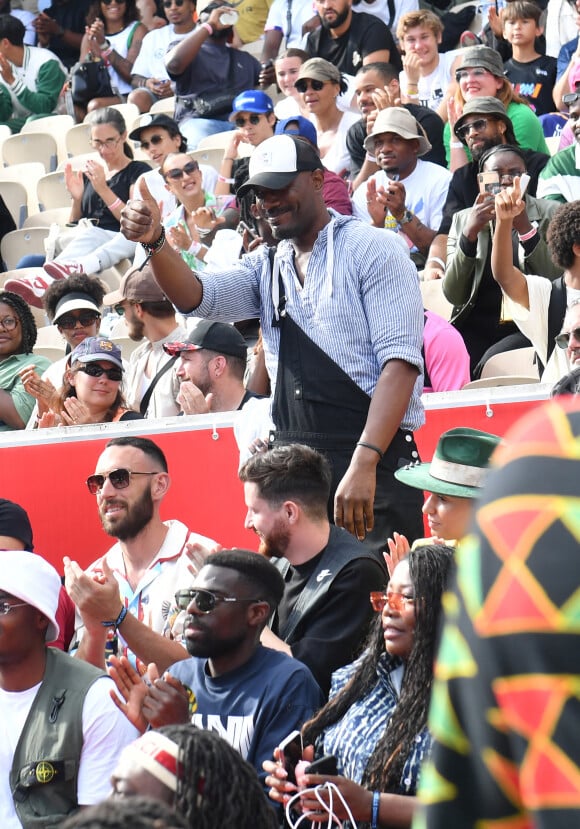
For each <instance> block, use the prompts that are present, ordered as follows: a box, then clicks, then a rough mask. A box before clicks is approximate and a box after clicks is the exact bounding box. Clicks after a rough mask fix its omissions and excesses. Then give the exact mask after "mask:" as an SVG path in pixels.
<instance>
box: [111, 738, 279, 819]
mask: <svg viewBox="0 0 580 829" xmlns="http://www.w3.org/2000/svg"><path fill="white" fill-rule="evenodd" d="M111 782H112V785H113V792H112V794H111V797H112V798H114V799H117V798H121V797H133V796H135V795H147V796H148V797H154V798H155V799H156V800H162V801H163V802H165V803H167V804H168V805H170V806H172V807H173V809H174V810H175V812H176V814H177V815H179V816H180V817H182V818H184V819H185V821H186V822H187V825H188V826H192V827H193V826H195V829H213V828H214V827H216V826H220V827H235V829H277V826H278V823H277V820H276V816H275V812H274V809H273V808H272V806H271V805H270V804H269V803H268V798H267V797H266V795H265V793H264V789H263V787H262V784H261V783H260V781H259V779H258V775H257V774H256V771H255V769H254V768H253V767H252V766H251V765H250V764H249V763H247V762H246V761H245V760H244V759H243V758H242V757H241V756H240V754H239V753H238V752H237V751H236V750H235V749H233V748H232V747H231V746H230V745H229V743H226V741H225V740H224V739H223V738H222V737H220V736H219V735H218V734H217V733H216V732H215V731H205V730H202V729H199V728H195V727H194V726H192V725H190V724H187V725H166V726H163V727H162V728H159V729H157V730H155V731H146V732H145V734H143V735H142V736H141V737H139V739H137V740H135V742H133V743H131V744H130V745H129V746H127V748H125V749H124V751H123V753H122V754H121V757H120V758H119V763H118V765H117V768H116V769H115V771H114V772H113V775H112V778H111Z"/></svg>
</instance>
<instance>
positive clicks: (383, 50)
mask: <svg viewBox="0 0 580 829" xmlns="http://www.w3.org/2000/svg"><path fill="white" fill-rule="evenodd" d="M314 8H315V9H316V11H317V12H318V15H319V17H320V22H321V24H322V25H321V27H320V28H319V29H316V30H315V31H314V32H311V33H310V34H309V35H308V38H307V40H306V45H305V47H304V48H305V49H306V51H307V52H308V54H309V55H310V57H311V58H324V59H325V60H327V61H329V62H330V63H332V64H334V66H336V68H337V69H339V70H340V72H343V73H345V74H346V75H356V73H357V72H358V70H359V69H360V68H361V66H363V65H364V64H365V63H373V62H374V61H384V63H392V64H393V66H394V67H395V68H396V69H397V71H400V70H401V69H402V68H403V65H402V63H401V58H400V55H399V52H398V50H397V47H396V46H395V41H394V40H393V35H392V34H391V30H390V29H389V27H388V26H387V25H386V24H385V23H383V22H382V20H379V19H378V18H377V17H375V16H374V15H372V14H366V13H365V12H359V13H357V14H354V12H353V10H352V0H315V2H314Z"/></svg>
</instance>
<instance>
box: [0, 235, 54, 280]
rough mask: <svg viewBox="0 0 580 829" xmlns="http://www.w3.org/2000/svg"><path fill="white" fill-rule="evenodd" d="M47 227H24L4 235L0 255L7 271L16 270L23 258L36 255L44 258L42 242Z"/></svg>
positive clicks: (0, 244)
mask: <svg viewBox="0 0 580 829" xmlns="http://www.w3.org/2000/svg"><path fill="white" fill-rule="evenodd" d="M48 231H49V228H48V227H25V228H22V230H13V231H12V232H11V233H6V235H5V236H3V237H2V240H1V241H0V254H1V255H2V260H3V261H4V263H5V265H6V268H7V269H8V270H13V269H15V268H16V265H17V264H18V262H19V261H20V260H21V259H22V257H23V256H28V255H30V254H38V255H39V256H44V254H45V249H44V240H45V239H46V237H47V236H48Z"/></svg>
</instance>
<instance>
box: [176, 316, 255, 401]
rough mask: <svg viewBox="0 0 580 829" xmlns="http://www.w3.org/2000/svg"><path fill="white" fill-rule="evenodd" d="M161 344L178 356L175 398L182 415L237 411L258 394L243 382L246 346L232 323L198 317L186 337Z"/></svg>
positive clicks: (246, 353)
mask: <svg viewBox="0 0 580 829" xmlns="http://www.w3.org/2000/svg"><path fill="white" fill-rule="evenodd" d="M163 348H164V349H165V352H166V353H167V354H169V355H171V356H172V357H178V358H179V362H178V364H177V377H178V379H179V380H180V381H181V386H180V389H179V394H178V396H177V400H178V402H179V405H180V406H181V409H182V411H183V413H184V414H186V415H194V414H207V413H208V412H233V411H236V410H238V411H239V410H240V409H241V408H242V406H243V405H244V404H245V403H247V402H248V400H251V399H252V398H256V397H259V396H260V395H257V394H254V392H251V391H248V390H247V389H246V387H245V386H244V373H245V371H246V365H247V359H248V349H247V346H246V341H245V340H244V338H243V337H242V335H241V334H240V332H239V331H238V329H237V328H234V326H233V325H228V324H227V323H226V322H212V321H211V320H200V321H199V323H198V324H197V325H196V327H195V328H194V330H193V331H192V332H191V334H189V336H188V337H187V338H185V339H184V340H183V341H181V342H169V343H166V344H165V345H164V346H163Z"/></svg>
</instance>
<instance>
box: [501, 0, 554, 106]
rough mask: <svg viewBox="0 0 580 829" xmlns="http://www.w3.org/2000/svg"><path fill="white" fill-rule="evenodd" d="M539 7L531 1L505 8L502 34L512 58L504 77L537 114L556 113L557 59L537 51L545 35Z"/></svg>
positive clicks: (510, 4)
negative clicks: (538, 39)
mask: <svg viewBox="0 0 580 829" xmlns="http://www.w3.org/2000/svg"><path fill="white" fill-rule="evenodd" d="M541 14H542V12H541V9H540V8H539V6H537V5H536V4H535V3H533V2H532V0H514V2H513V3H508V4H507V6H506V7H505V9H503V11H502V13H501V16H502V21H503V33H504V37H505V39H506V40H507V41H508V43H510V44H511V47H512V52H513V57H512V58H511V59H510V60H508V61H506V62H505V63H504V68H505V75H506V77H507V78H508V80H509V81H510V82H511V84H512V85H513V87H514V90H515V91H516V92H518V93H519V94H520V95H521V96H522V97H524V98H526V100H528V101H529V103H530V106H531V107H532V109H533V110H534V111H535V113H536V115H545V114H547V113H548V112H553V111H554V110H555V106H554V100H553V97H552V91H553V89H554V84H555V82H556V59H555V58H552V57H549V56H548V55H541V54H539V52H538V51H537V50H536V45H535V44H536V38H537V37H539V35H541V34H542V32H543V29H542V27H541V26H540V16H541Z"/></svg>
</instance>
